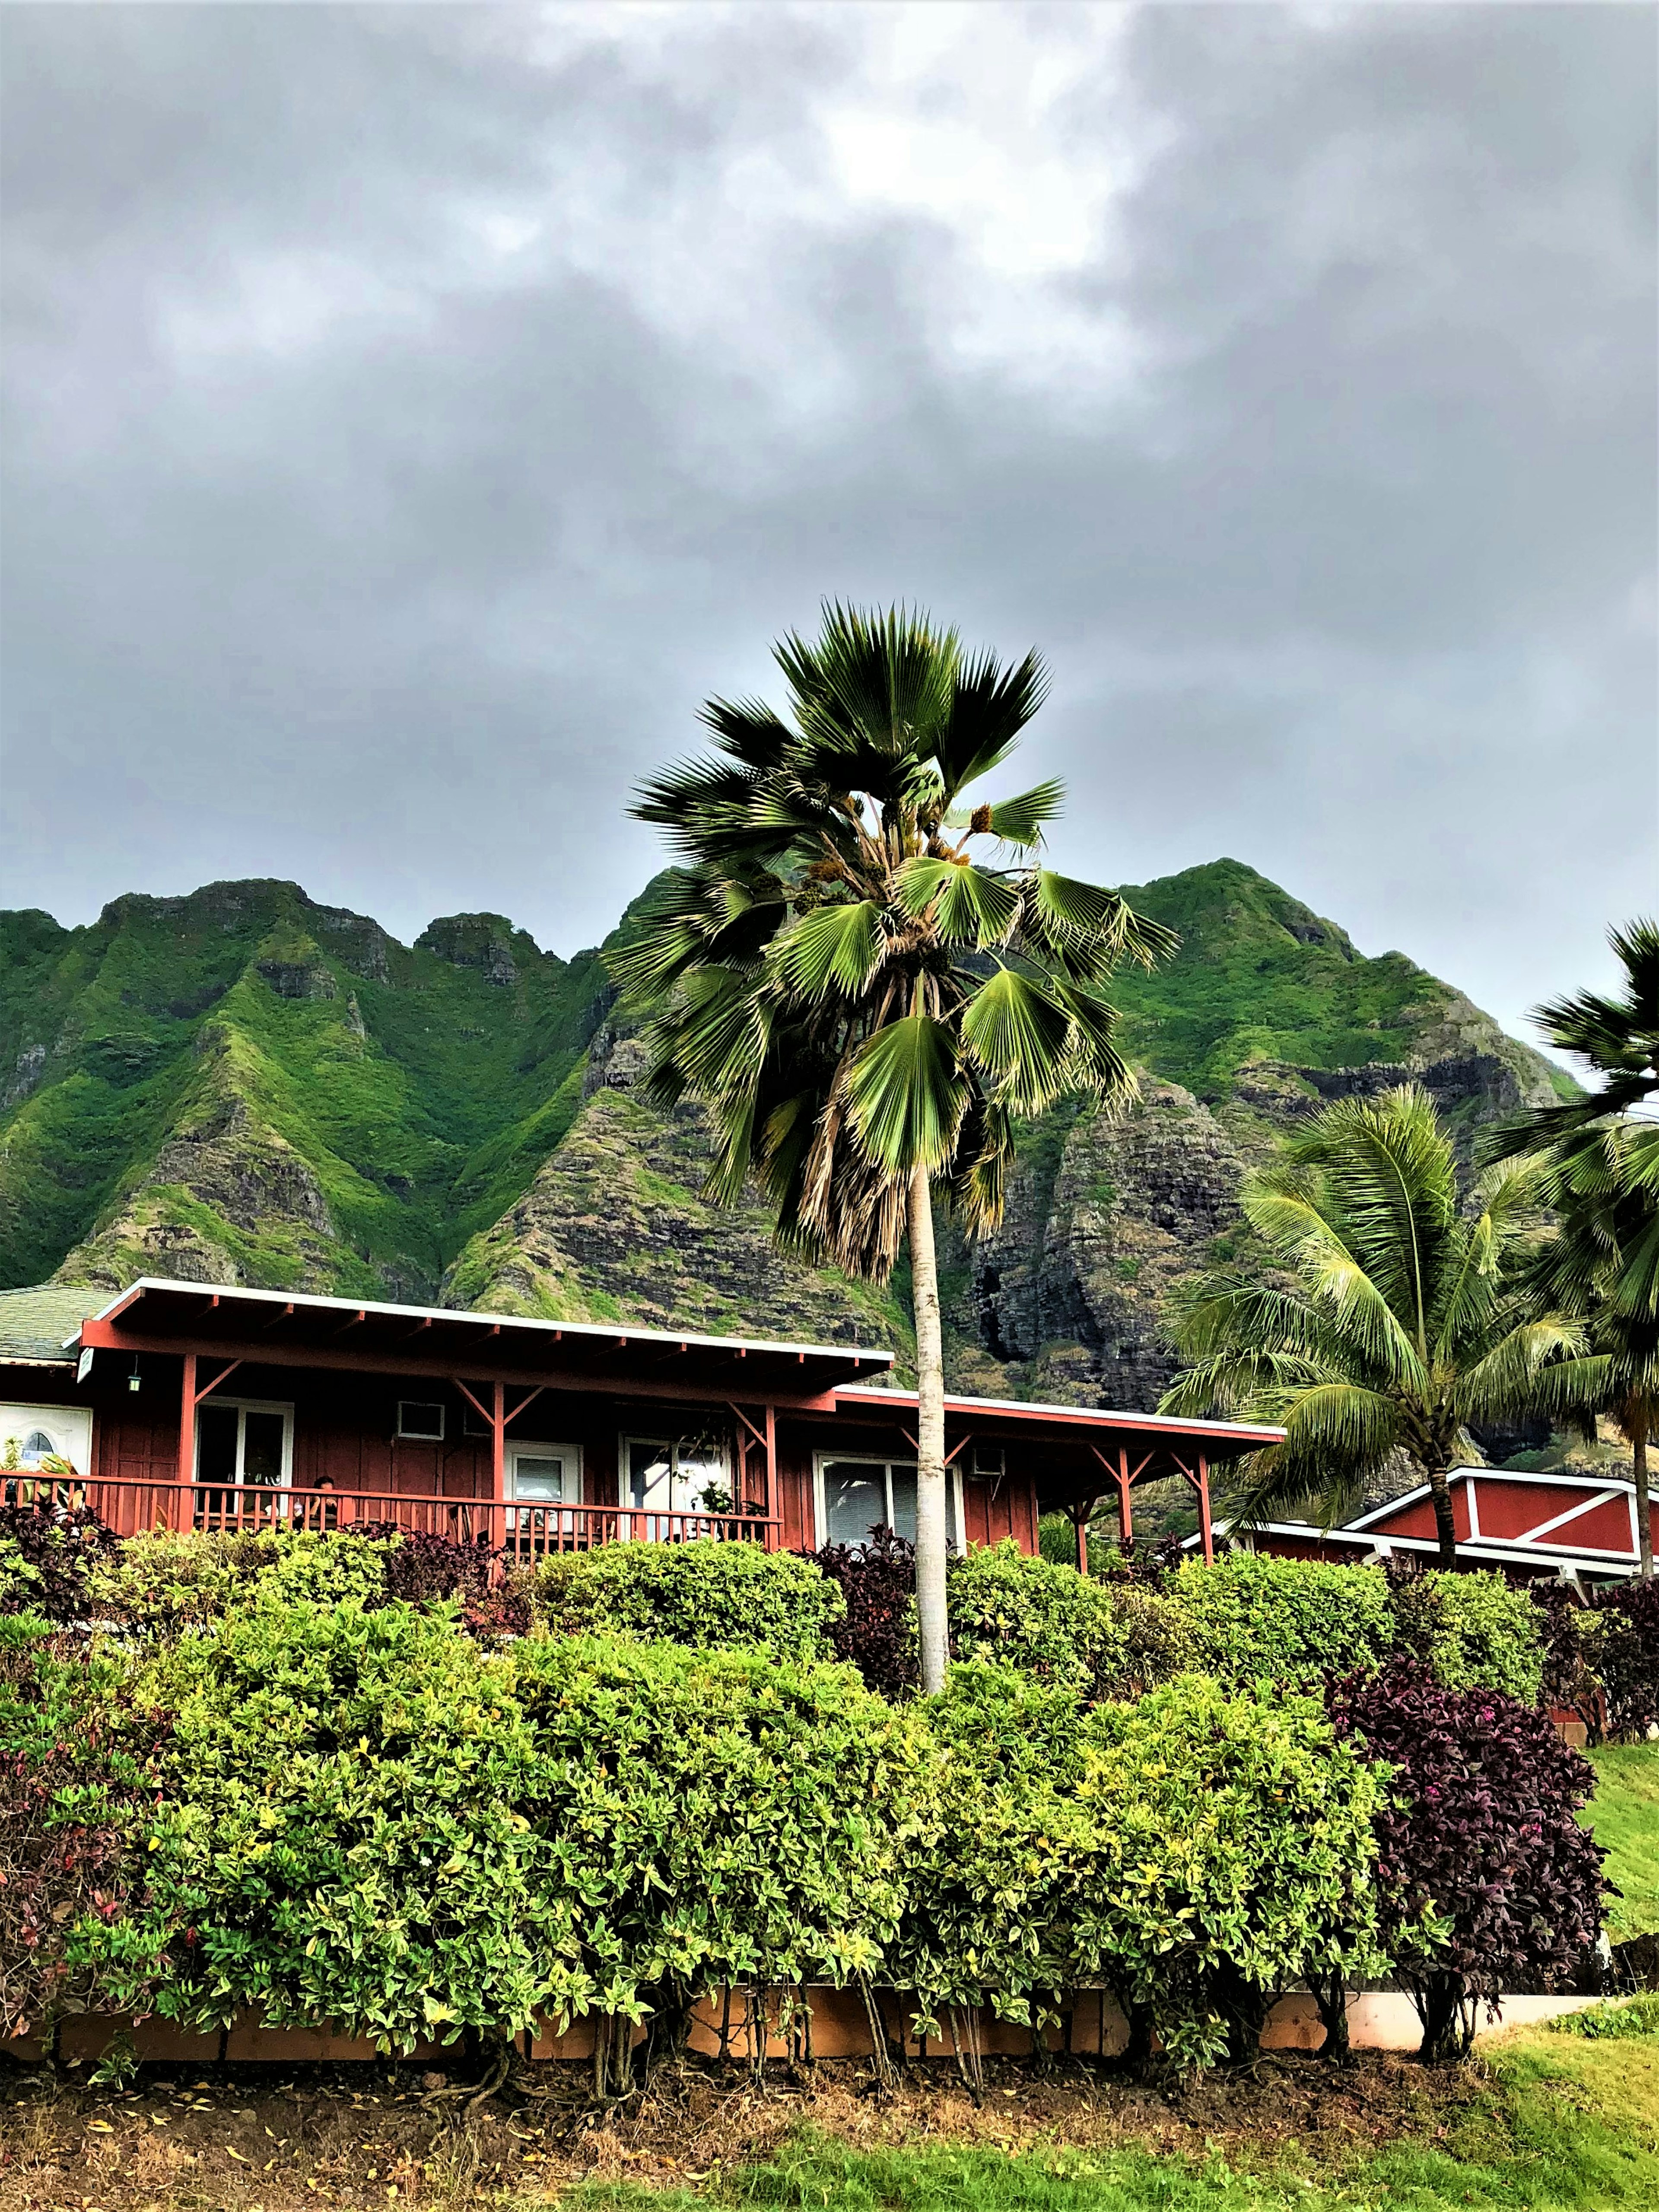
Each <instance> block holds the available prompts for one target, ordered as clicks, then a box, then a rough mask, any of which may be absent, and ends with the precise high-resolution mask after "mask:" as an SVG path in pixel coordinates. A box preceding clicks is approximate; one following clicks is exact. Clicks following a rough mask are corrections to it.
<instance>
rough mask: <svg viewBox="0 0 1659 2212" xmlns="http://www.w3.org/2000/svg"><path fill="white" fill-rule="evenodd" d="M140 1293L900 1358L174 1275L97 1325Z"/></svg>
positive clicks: (144, 1284)
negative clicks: (270, 1288) (189, 1279)
mask: <svg viewBox="0 0 1659 2212" xmlns="http://www.w3.org/2000/svg"><path fill="white" fill-rule="evenodd" d="M135 1291H173V1292H176V1293H181V1294H183V1295H184V1296H185V1297H215V1298H235V1299H239V1300H246V1301H247V1302H248V1303H250V1304H258V1305H272V1306H304V1307H305V1308H306V1309H307V1310H313V1309H314V1310H316V1311H318V1312H319V1313H361V1314H384V1315H386V1316H387V1317H388V1318H389V1319H392V1320H400V1319H402V1318H403V1317H404V1316H412V1317H413V1318H414V1319H415V1320H416V1321H446V1322H475V1323H483V1324H488V1325H489V1327H491V1328H495V1327H499V1328H501V1329H502V1330H507V1329H513V1330H522V1331H525V1332H526V1333H528V1334H538V1335H540V1334H548V1335H550V1334H554V1333H555V1332H556V1333H557V1334H560V1335H562V1336H593V1337H605V1338H608V1339H610V1340H613V1341H614V1340H615V1339H616V1338H617V1337H619V1336H623V1337H627V1338H628V1339H629V1340H630V1341H632V1340H635V1339H637V1340H638V1341H639V1342H640V1343H641V1344H662V1345H681V1344H684V1345H688V1346H689V1345H696V1346H697V1347H698V1349H699V1350H705V1351H709V1352H732V1351H735V1350H738V1349H739V1348H741V1349H742V1350H743V1351H744V1352H813V1353H816V1354H817V1355H818V1356H819V1357H820V1358H825V1359H868V1360H871V1361H872V1362H879V1363H884V1364H886V1365H887V1366H889V1367H890V1366H891V1365H892V1364H893V1358H894V1355H893V1353H891V1352H878V1351H876V1350H873V1349H872V1347H871V1346H868V1345H860V1344H778V1343H774V1342H772V1341H771V1340H768V1339H765V1338H760V1337H752V1336H702V1335H699V1334H697V1332H696V1330H695V1329H684V1328H635V1327H634V1326H633V1325H632V1323H631V1322H623V1321H617V1322H593V1321H537V1320H534V1319H532V1317H531V1316H528V1315H525V1314H497V1313H483V1312H481V1311H480V1310H478V1309H477V1307H476V1306H401V1305H392V1304H387V1303H386V1302H385V1301H384V1300H381V1299H375V1298H336V1297H324V1296H322V1295H321V1294H320V1293H318V1292H312V1291H256V1290H251V1289H245V1288H243V1287H242V1286H241V1285H238V1284H234V1283H186V1282H184V1281H182V1280H181V1279H179V1278H178V1277H176V1276H173V1275H141V1276H140V1277H139V1278H138V1279H137V1282H135V1283H129V1284H128V1285H127V1287H126V1289H125V1290H124V1291H120V1292H119V1293H118V1295H117V1296H116V1297H112V1299H111V1300H110V1301H109V1303H108V1304H107V1305H102V1306H100V1308H99V1309H98V1310H97V1312H96V1313H95V1314H91V1315H89V1316H88V1320H91V1321H105V1320H106V1319H107V1318H108V1317H109V1316H110V1315H111V1314H112V1313H114V1312H116V1311H117V1310H118V1309H119V1308H120V1307H122V1306H124V1305H125V1304H126V1303H127V1301H128V1300H129V1299H130V1298H131V1297H132V1295H133V1293H134V1292H135ZM80 1335H81V1332H80V1330H79V1329H78V1328H77V1329H76V1332H75V1334H73V1335H72V1336H66V1337H65V1338H64V1347H65V1349H67V1348H68V1347H69V1346H71V1345H73V1344H76V1343H78V1342H79V1340H80Z"/></svg>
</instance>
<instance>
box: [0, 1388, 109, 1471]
mask: <svg viewBox="0 0 1659 2212" xmlns="http://www.w3.org/2000/svg"><path fill="white" fill-rule="evenodd" d="M48 1459H64V1460H67V1461H68V1462H69V1463H70V1466H71V1467H72V1468H74V1469H75V1471H76V1474H91V1472H92V1413H91V1409H90V1408H89V1407H85V1406H29V1405H21V1406H18V1405H0V1463H3V1464H4V1465H8V1466H10V1467H12V1468H17V1469H19V1470H22V1469H25V1468H27V1469H28V1470H29V1471H31V1472H33V1471H34V1470H35V1469H37V1468H39V1467H40V1462H42V1461H43V1460H48Z"/></svg>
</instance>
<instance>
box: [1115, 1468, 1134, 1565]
mask: <svg viewBox="0 0 1659 2212" xmlns="http://www.w3.org/2000/svg"><path fill="white" fill-rule="evenodd" d="M1129 1482H1130V1475H1129V1447H1128V1446H1127V1444H1120V1445H1119V1446H1118V1448H1117V1537H1118V1541H1119V1543H1120V1544H1121V1545H1122V1547H1123V1548H1124V1550H1125V1551H1126V1552H1127V1550H1128V1548H1129V1547H1130V1545H1131V1544H1133V1541H1134V1540H1135V1524H1134V1516H1133V1513H1132V1512H1131V1511H1130V1510H1129Z"/></svg>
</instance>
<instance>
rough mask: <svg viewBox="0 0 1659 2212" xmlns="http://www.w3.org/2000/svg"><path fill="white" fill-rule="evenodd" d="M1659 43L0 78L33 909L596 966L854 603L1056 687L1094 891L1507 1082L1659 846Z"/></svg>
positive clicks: (907, 13) (64, 16)
mask: <svg viewBox="0 0 1659 2212" xmlns="http://www.w3.org/2000/svg"><path fill="white" fill-rule="evenodd" d="M1652 34H1653V14H1652V11H1651V10H1650V9H1645V8H1641V9H1638V8H1630V9H1624V8H1617V7H1603V8H1573V9H1553V8H1530V7H1528V8H1516V9H1510V8H1504V7H1472V8H1443V9H1416V8H1413V9H1406V8H1392V7H1385V8H1379V9H1364V8H1349V9H1341V10H1336V11H1327V12H1325V13H1322V14H1318V15H1301V14H1298V13H1296V12H1293V11H1290V10H1279V9H1267V8H1251V9H1235V8H1231V7H1222V8H1217V9H1205V8H1164V9H1148V10H1146V11H1144V12H1136V13H1133V14H1129V15H1122V14H1119V13H1117V12H1115V11H1109V12H1104V13H1098V14H1091V13H1085V11H1082V10H1079V9H1058V10H1054V11H1049V10H1045V9H1034V10H1017V9H999V10H989V9H970V10H966V11H963V12H962V13H961V14H959V15H958V14H953V13H951V12H950V11H945V10H939V9H909V10H907V9H824V10H814V9H805V10H795V9H769V10H764V11H763V10H757V9H733V10H731V11H723V10H720V9H690V10H684V11H675V10H659V9H651V10H641V11H632V10H623V11H617V12H614V13H605V12H602V11H597V10H582V9H578V10H573V11H568V12H566V11H562V10H555V11H552V12H551V13H545V14H544V13H532V12H530V11H523V10H518V9H502V10H496V9H461V10H457V11H451V10H449V9H430V8H409V9H370V10H364V11H361V12H359V11H356V10H351V9H333V8H309V7H307V8H300V7H293V8H282V7H278V8H269V9H266V8H257V7H256V8H234V9H233V8H223V9H189V10H185V9H167V8H156V9H149V8H144V7H130V8H125V9H99V10H82V9H59V8H55V7H49V8H38V9H37V8H31V7H18V6H14V7H11V8H9V9H6V10H5V11H4V13H3V15H0V37H3V41H4V47H5V55H4V59H5V68H4V71H3V96H4V100H5V104H6V112H5V115H4V118H3V121H4V145H5V158H6V161H7V164H8V169H9V174H8V176H7V179H6V182H5V187H4V210H5V216H6V222H7V252H6V264H5V276H6V284H7V295H6V310H5V329H6V334H7V364H6V365H7V372H8V378H9V396H8V404H7V416H6V447H5V452H4V463H5V471H6V475H5V501H4V507H3V510H0V531H3V538H0V553H3V561H4V567H3V578H0V581H3V605H0V613H3V617H4V625H5V637H4V661H3V672H4V679H5V681H4V701H3V704H4V708H5V747H6V751H5V770H6V773H5V783H6V811H7V816H8V828H7V834H6V842H5V849H6V851H7V853H8V855H9V866H8V885H7V891H6V896H7V899H8V901H9V902H17V903H25V902H27V903H38V904H40V905H44V906H46V907H48V908H51V909H52V911H53V912H55V913H58V914H59V915H62V916H63V917H64V918H65V919H81V918H83V917H85V916H86V915H89V914H91V913H92V912H94V911H95V910H96V908H98V907H99V906H100V904H101V903H102V902H103V901H104V899H105V898H106V897H107V896H111V895H112V894H113V893H114V892H116V891H118V890H125V889H128V888H139V889H148V890H181V889H185V888H188V887H190V886H191V885H192V884H195V883H197V882H198V881H201V880H204V879H205V878H209V877H211V876H222V875H229V874H243V873H261V874H283V875H294V876H297V877H298V878H300V879H301V881H303V882H304V883H305V884H307V887H308V888H309V889H310V890H313V893H314V894H315V895H317V896H323V897H326V898H329V899H331V900H333V901H337V902H344V903H349V904H352V905H355V906H357V907H359V908H363V909H366V910H368V911H371V912H374V913H375V914H376V915H379V916H380V918H381V919H383V920H384V921H386V922H388V924H390V925H391V926H392V927H395V928H397V929H398V930H399V931H400V932H401V933H404V934H405V935H407V934H410V933H413V932H414V931H415V930H416V929H418V928H419V927H420V926H421V925H422V922H423V921H425V920H426V919H427V918H428V916H429V915H432V914H433V913H435V912H442V911H446V910H451V909H453V908H458V907H466V906H478V905H488V906H495V907H501V908H505V909H506V910H507V911H508V912H510V913H512V914H513V915H514V916H515V917H516V918H518V919H520V921H523V922H525V923H526V925H527V926H528V927H531V928H532V929H533V930H534V931H535V932H536V933H537V934H538V937H540V938H541V939H542V940H543V941H544V942H550V943H552V944H554V945H558V946H559V947H561V948H562V949H564V950H567V951H568V950H570V949H573V948H574V945H576V944H578V943H581V942H587V941H591V940H592V939H594V938H595V937H597V936H598V935H599V934H600V933H602V932H603V930H604V929H605V927H607V926H608V924H609V922H610V921H611V919H612V918H613V917H614V915H615V913H616V912H617V908H618V907H619V906H620V904H621V903H622V902H623V899H624V898H625V897H626V896H629V894H630V893H631V892H632V890H635V888H637V885H638V884H639V882H640V881H641V878H642V877H643V875H644V874H645V872H647V870H648V869H649V868H650V867H651V866H653V864H654V862H655V860H656V857H657V856H656V854H655V851H654V848H653V846H652V844H651V842H650V841H649V839H648V838H647V836H645V834H644V833H643V832H641V831H640V830H638V829H635V827H633V826H632V825H628V824H625V823H623V821H622V819H621V812H622V808H623V804H624V803H625V798H626V793H627V789H628V787H629V783H630V782H631V781H632V780H633V778H634V777H635V775H638V774H639V773H640V772H641V770H642V769H645V768H647V767H648V766H650V765H651V764H653V763H655V762H656V761H658V760H659V759H660V758H661V757H663V755H664V754H665V753H667V752H671V751H677V750H682V749H684V747H685V746H686V745H687V744H690V742H691V741H692V739H693V735H694V727H693V714H694V710H695V707H696V702H697V700H698V698H699V697H700V696H702V694H703V693H704V692H706V691H708V690H715V689H719V690H735V689H738V688H740V687H746V686H751V685H754V684H761V683H763V682H764V681H765V679H766V674H767V670H766V647H767V643H768V641H769V638H770V637H771V636H772V635H774V634H775V633H776V632H777V631H778V630H780V629H783V628H784V627H786V626H788V625H791V624H795V623H803V622H806V621H810V619H811V615H812V611H813V609H814V607H815V605H816V603H817V599H818V598H819V597H820V596H821V595H823V594H824V593H850V594H854V595H858V596H867V597H872V598H886V597H890V596H905V597H909V598H912V599H921V600H922V601H924V602H927V603H931V604H932V605H933V606H934V608H935V610H936V611H939V612H941V613H949V614H950V615H951V616H952V617H955V618H956V619H957V620H959V621H960V622H961V623H963V627H964V628H965V629H967V630H968V631H969V634H970V635H974V636H975V637H979V636H982V637H984V638H986V639H987V640H988V641H994V642H996V643H998V644H1000V645H1001V646H1003V647H1006V648H1009V649H1018V648H1022V647H1024V645H1025V644H1027V643H1028V642H1032V641H1035V642H1036V643H1038V644H1039V645H1041V646H1042V647H1043V648H1044V649H1045V650H1046V651H1047V652H1048V653H1049V655H1050V658H1051V659H1052V661H1053V663H1054V673H1055V679H1056V681H1055V690H1054V700H1053V703H1052V704H1051V705H1050V707H1049V708H1048V709H1047V710H1046V711H1045V714H1044V715H1043V717H1042V720H1041V723H1040V724H1039V726H1038V729H1037V732H1036V733H1035V734H1034V737H1033V741H1032V753H1033V757H1034V766H1040V767H1041V768H1042V769H1045V770H1046V769H1050V768H1052V767H1059V768H1060V769H1062V770H1063V771H1064V772H1065V773H1066V775H1068V776H1069V778H1070V781H1071V783H1072V787H1073V808H1072V812H1071V815H1070V817H1069V818H1068V821H1067V823H1066V826H1065V830H1064V835H1063V838H1062V841H1061V844H1062V849H1063V851H1064V854H1065V857H1066V860H1067V861H1068V862H1069V863H1071V864H1073V865H1075V866H1079V867H1086V868H1088V869H1089V870H1090V871H1091V872H1096V873H1098V874H1100V875H1103V876H1105V877H1108V878H1113V879H1115V880H1139V879H1144V878H1146V877H1148V876H1150V875H1152V874H1155V873H1160V872H1166V871H1168V870H1170V869H1172V868H1175V867H1178V866H1185V865H1188V864H1190V863H1191V862H1193V861H1195V860H1205V859H1209V858H1212V857H1214V856H1215V855H1216V854H1218V853H1221V852H1224V851H1225V852H1230V853H1232V854H1236V855H1237V857H1240V858H1242V859H1246V860H1250V861H1252V862H1254V863H1255V865H1256V866H1259V867H1261V868H1262V869H1263V870H1264V871H1266V872H1267V873H1269V874H1271V875H1273V876H1275V877H1277V878H1279V880H1280V881H1282V882H1284V883H1285V884H1287V885H1289V886H1290V887H1291V889H1293V890H1296V891H1297V893H1298V894H1299V895H1300V896H1304V897H1305V898H1307V899H1308V900H1309V901H1310V902H1311V903H1312V904H1314V905H1315V906H1316V907H1319V908H1322V909H1323V910H1325V911H1327V912H1329V913H1332V914H1334V915H1337V916H1338V917H1339V918H1340V919H1341V920H1342V921H1345V922H1346V924H1347V925H1348V926H1349V927H1351V928H1352V930H1353V931H1354V933H1355V935H1356V937H1357V938H1358V940H1359V941H1360V943H1361V944H1362V945H1364V947H1365V948H1366V949H1367V950H1372V951H1381V950H1383V949H1385V948H1386V947H1388V946H1390V945H1398V946H1400V947H1401V949H1403V950H1405V951H1409V952H1411V953H1412V954H1413V955H1414V956H1415V957H1418V958H1419V959H1422V960H1423V961H1425V963H1426V964H1428V965H1430V966H1431V967H1433V968H1435V969H1437V970H1438V971H1439V972H1441V973H1443V974H1445V975H1449V976H1450V977H1451V978H1453V979H1454V980H1455V981H1458V982H1459V983H1461V984H1462V985H1463V986H1464V987H1466V988H1468V989H1469V990H1470V991H1471V992H1472V993H1473V994H1474V995H1475V996H1476V997H1478V998H1480V999H1481V1000H1483V1001H1484V1002H1485V1003H1486V1004H1488V1005H1490V1006H1492V1008H1493V1009H1494V1011H1496V1012H1499V1013H1500V1014H1502V1015H1504V1017H1505V1018H1508V1019H1510V1021H1511V1022H1516V1021H1518V1020H1519V1019H1520V1018H1522V1015H1523V1013H1524V1011H1525V1009H1526V1007H1527V1006H1528V1005H1529V1004H1530V1003H1531V1001H1532V1000H1534V999H1535V998H1536V997H1538V996H1540V995H1541V994H1543V993H1545V992H1547V991H1550V990H1554V989H1558V988H1561V987H1570V986H1572V985H1575V984H1577V982H1579V981H1583V980H1585V979H1586V978H1587V977H1589V975H1593V974H1596V973H1600V972H1601V971H1602V969H1603V964H1604V963H1603V957H1602V955H1601V950H1600V945H1599V939H1600V934H1601V929H1602V927H1604V925H1605V923H1606V922H1607V921H1609V920H1611V919H1614V918H1617V917H1619V916H1621V915H1625V914H1626V913H1629V912H1631V911H1633V910H1634V909H1635V908H1638V906H1642V905H1650V904H1651V903H1652V902H1653V897H1654V860H1655V851H1656V807H1659V797H1656V762H1655V744H1654V732H1655V704H1656V701H1655V681H1654V637H1653V630H1654V615H1653V606H1654V584H1653V568H1654V549H1655V539H1656V495H1655V482H1656V456H1655V451H1654V443H1655V441H1654V393H1655V385H1656V376H1655V367H1656V364H1655V343H1654V330H1655V315H1654V296H1653V294H1654V286H1653V269H1654V252H1653V212H1654V205H1653V199H1654V192H1653V169H1652V163H1653V115H1654V111H1655V93H1656V84H1655V64H1654V40H1653V35H1652Z"/></svg>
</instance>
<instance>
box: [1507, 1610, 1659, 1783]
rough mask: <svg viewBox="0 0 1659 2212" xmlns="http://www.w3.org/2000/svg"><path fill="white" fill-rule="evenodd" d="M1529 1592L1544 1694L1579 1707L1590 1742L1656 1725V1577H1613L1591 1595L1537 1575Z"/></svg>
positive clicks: (1624, 1737)
mask: <svg viewBox="0 0 1659 2212" xmlns="http://www.w3.org/2000/svg"><path fill="white" fill-rule="evenodd" d="M1532 1597H1533V1602H1534V1604H1535V1605H1536V1606H1537V1607H1538V1609H1539V1611H1540V1613H1541V1614H1542V1615H1543V1626H1544V1694H1545V1696H1546V1697H1547V1699H1549V1701H1550V1703H1551V1704H1552V1705H1558V1706H1561V1707H1564V1708H1565V1710H1566V1711H1570V1712H1575V1713H1577V1716H1578V1717H1579V1718H1580V1720H1582V1721H1583V1723H1584V1729H1585V1732H1586V1734H1587V1735H1588V1736H1589V1741H1590V1742H1591V1743H1592V1744H1600V1743H1609V1742H1611V1743H1638V1742H1640V1741H1641V1740H1642V1738H1643V1737H1644V1736H1645V1735H1647V1733H1648V1730H1649V1729H1651V1728H1654V1727H1656V1726H1659V1583H1652V1582H1632V1583H1613V1584H1612V1585H1611V1586H1610V1587H1609V1588H1607V1589H1598V1590H1593V1591H1591V1593H1590V1595H1589V1598H1588V1599H1584V1598H1581V1597H1580V1596H1579V1595H1578V1594H1577V1591H1576V1590H1574V1589H1571V1588H1569V1587H1568V1585H1567V1584H1566V1583H1539V1584H1537V1585H1535V1586H1534V1589H1533V1592H1532Z"/></svg>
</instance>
